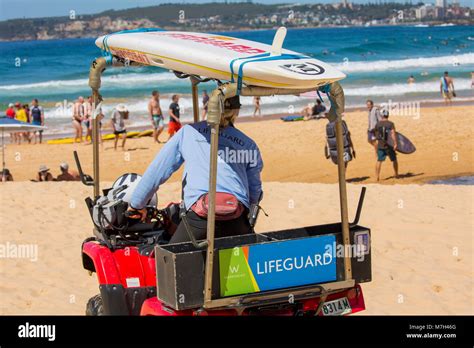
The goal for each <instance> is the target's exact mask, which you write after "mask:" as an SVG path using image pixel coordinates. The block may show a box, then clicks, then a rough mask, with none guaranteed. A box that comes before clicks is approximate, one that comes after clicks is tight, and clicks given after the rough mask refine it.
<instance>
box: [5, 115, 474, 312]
mask: <svg viewBox="0 0 474 348" xmlns="http://www.w3.org/2000/svg"><path fill="white" fill-rule="evenodd" d="M473 116H474V115H473V113H472V111H471V109H469V108H468V107H451V108H442V107H435V108H426V109H422V110H421V117H420V118H419V119H416V120H415V119H413V118H409V117H406V116H398V117H393V121H394V122H395V124H396V125H397V127H398V129H399V130H400V131H401V132H402V133H404V134H405V135H406V136H408V137H409V138H410V139H412V140H413V142H414V143H415V144H416V145H417V147H418V150H417V152H416V153H415V154H413V155H410V156H400V172H401V173H403V174H405V177H403V178H402V179H397V180H395V179H393V178H392V179H388V178H389V177H390V176H391V175H392V173H391V169H390V164H389V163H386V164H385V165H384V168H383V172H382V179H383V180H382V181H381V182H380V184H374V175H373V171H374V168H373V167H374V152H373V149H372V148H370V146H369V145H368V144H367V143H366V131H365V129H366V122H367V115H366V113H365V112H351V113H347V115H346V119H347V122H348V124H349V127H350V129H351V131H352V134H353V139H354V142H355V146H356V150H357V160H356V161H353V162H352V163H351V164H350V165H349V169H348V178H349V179H352V181H353V182H356V183H363V184H364V185H365V184H367V187H368V190H367V196H366V204H365V208H364V211H363V214H362V218H361V222H360V223H361V224H362V225H364V226H368V227H370V228H371V229H372V257H373V265H372V270H373V281H372V282H370V283H366V284H363V291H364V295H365V299H366V305H367V310H366V311H365V312H363V313H361V314H474V305H473V297H472V294H473V232H474V226H473V223H474V216H473V214H474V206H473V204H474V203H473V197H474V196H473V195H474V191H473V190H474V188H473V187H472V186H445V185H440V186H438V185H436V186H434V185H420V184H421V183H423V182H426V181H429V180H431V179H433V178H439V177H448V176H455V175H462V174H471V175H472V173H474V169H473V163H474V161H473V153H474V152H473V142H472V135H473V132H472V131H473V126H472V121H473ZM325 124H326V121H323V120H321V121H308V122H295V123H283V122H281V121H279V120H270V121H262V122H246V123H242V124H241V125H239V127H240V128H242V129H243V130H244V131H245V132H246V133H248V134H249V135H250V136H252V137H254V138H255V139H256V141H257V143H258V145H259V146H260V148H261V151H262V155H263V158H264V161H265V168H264V172H263V179H264V190H265V199H264V202H263V206H264V208H265V210H266V211H267V212H268V214H269V217H265V216H263V215H261V218H260V221H259V223H258V225H257V231H258V232H265V231H272V230H278V229H282V228H290V227H301V226H307V225H310V224H324V223H330V222H336V221H338V219H339V208H338V194H337V193H338V191H337V186H336V185H335V184H334V182H335V181H336V178H337V175H336V166H335V165H333V164H332V163H331V162H330V161H327V160H325V159H324V157H323V147H324V127H325ZM111 146H112V144H111V143H110V142H107V143H105V145H104V149H103V151H102V153H101V161H102V162H101V164H102V167H101V168H102V172H101V174H102V179H103V180H104V181H109V182H110V181H113V180H114V179H115V178H116V177H117V176H118V175H119V174H122V173H124V172H126V171H129V172H130V171H133V172H138V173H141V172H143V170H144V169H145V168H146V166H147V165H148V163H149V162H150V160H151V159H152V158H153V157H154V155H155V153H156V152H158V151H159V149H160V148H161V146H162V145H154V144H153V143H152V140H151V138H143V139H136V140H131V141H128V142H127V151H124V152H122V151H114V150H113V149H111ZM73 149H77V150H78V151H79V154H80V156H81V158H82V160H83V165H84V167H85V170H86V172H88V173H92V171H91V163H90V162H91V161H90V158H91V146H87V145H80V144H77V145H41V146H39V145H37V146H34V145H20V146H15V145H8V146H7V158H6V160H7V165H8V168H10V170H11V171H12V173H13V175H14V177H15V180H16V182H13V183H5V184H0V204H1V206H2V208H3V209H1V210H0V225H1V226H2V227H1V232H0V250H1V248H3V249H5V247H7V246H8V247H9V248H15V247H18V246H20V245H25V244H26V245H29V244H32V247H33V249H32V251H33V252H34V248H37V252H38V254H37V256H38V257H37V260H30V259H28V258H26V257H23V258H19V257H14V256H13V255H12V254H10V255H7V256H9V257H5V255H3V256H2V255H0V256H1V258H0V314H37V315H40V314H78V315H82V314H84V309H85V304H86V302H87V300H88V298H89V297H91V296H93V295H94V294H96V293H98V284H97V280H96V278H95V275H93V276H92V277H91V276H89V275H88V273H87V272H86V271H85V270H84V269H83V268H82V263H81V253H80V248H81V243H82V241H83V240H84V239H85V238H87V237H89V236H91V235H92V224H91V221H90V217H89V215H88V212H87V209H86V207H85V204H84V198H85V197H87V196H88V195H90V194H91V193H92V189H91V188H90V187H85V186H83V185H82V184H80V183H78V182H74V183H64V182H62V183H57V182H51V183H32V182H28V181H27V180H29V179H31V178H33V176H34V174H35V171H36V168H37V167H38V166H39V165H40V164H46V165H48V166H50V167H51V168H52V171H53V174H55V175H57V174H58V170H56V168H57V167H58V166H59V163H60V162H62V161H69V162H70V163H71V165H72V150H73ZM408 173H411V174H408ZM21 180H25V181H23V182H21ZM177 180H179V175H175V176H173V180H172V181H174V182H171V183H167V184H166V185H164V186H163V187H162V188H161V189H160V191H159V201H160V204H161V205H163V204H165V203H167V202H169V201H172V200H174V201H176V200H178V199H179V196H180V184H179V183H178V182H176V181H177ZM109 184H110V183H109ZM102 186H103V187H107V184H106V183H103V184H102ZM360 188H361V186H360V185H356V184H349V185H348V191H349V200H350V216H352V215H353V214H354V210H355V205H356V203H357V198H358V194H359V191H360ZM24 256H28V255H24ZM30 256H31V255H30Z"/></svg>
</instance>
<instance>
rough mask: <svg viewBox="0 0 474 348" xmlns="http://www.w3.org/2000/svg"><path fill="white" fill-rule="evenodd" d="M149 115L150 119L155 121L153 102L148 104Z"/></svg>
mask: <svg viewBox="0 0 474 348" xmlns="http://www.w3.org/2000/svg"><path fill="white" fill-rule="evenodd" d="M148 113H149V114H150V118H151V120H152V121H153V106H151V101H150V102H148Z"/></svg>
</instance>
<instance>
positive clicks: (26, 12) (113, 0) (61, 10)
mask: <svg viewBox="0 0 474 348" xmlns="http://www.w3.org/2000/svg"><path fill="white" fill-rule="evenodd" d="M215 1H219V0H215ZM376 1H379V0H372V2H376ZM416 1H417V0H412V2H413V3H415V2H416ZM448 1H449V2H450V0H448ZM170 2H176V3H198V2H209V0H187V1H185V0H183V1H173V0H164V1H162V0H0V20H6V19H11V18H23V17H26V18H31V17H52V16H67V15H69V11H70V10H75V11H76V14H79V15H80V14H91V13H97V12H101V11H104V10H108V9H115V10H118V9H124V8H130V7H136V6H140V7H142V6H153V5H158V4H160V3H170ZM256 2H260V3H281V2H285V3H290V2H300V3H304V2H313V3H314V2H320V3H331V2H339V1H337V0H317V1H314V0H313V1H309V0H300V1H291V0H256ZM353 2H355V3H367V2H369V0H353ZM399 2H405V0H401V1H399ZM425 2H434V0H431V1H430V0H425ZM460 3H461V4H462V5H465V6H468V5H470V6H472V0H461V1H460Z"/></svg>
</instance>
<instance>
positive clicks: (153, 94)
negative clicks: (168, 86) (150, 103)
mask: <svg viewBox="0 0 474 348" xmlns="http://www.w3.org/2000/svg"><path fill="white" fill-rule="evenodd" d="M157 94H159V92H158V91H153V92H151V95H152V96H155V95H157Z"/></svg>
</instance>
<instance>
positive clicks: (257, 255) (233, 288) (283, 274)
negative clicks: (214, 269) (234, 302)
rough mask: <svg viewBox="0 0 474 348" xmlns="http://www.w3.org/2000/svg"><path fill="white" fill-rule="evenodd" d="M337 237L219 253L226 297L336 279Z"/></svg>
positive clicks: (264, 244)
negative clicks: (334, 247)
mask: <svg viewBox="0 0 474 348" xmlns="http://www.w3.org/2000/svg"><path fill="white" fill-rule="evenodd" d="M335 242H336V239H335V236H334V235H326V236H318V237H311V238H302V239H296V240H286V241H281V242H269V243H262V244H255V245H245V246H240V247H235V248H231V249H222V250H219V275H220V295H221V296H222V297H225V296H232V295H241V294H248V293H254V292H259V291H267V290H276V289H283V288H288V287H295V286H301V285H309V284H317V283H324V282H329V281H334V280H336V257H335V254H334V253H333V252H332V249H331V248H332V247H333V246H334V245H335Z"/></svg>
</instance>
